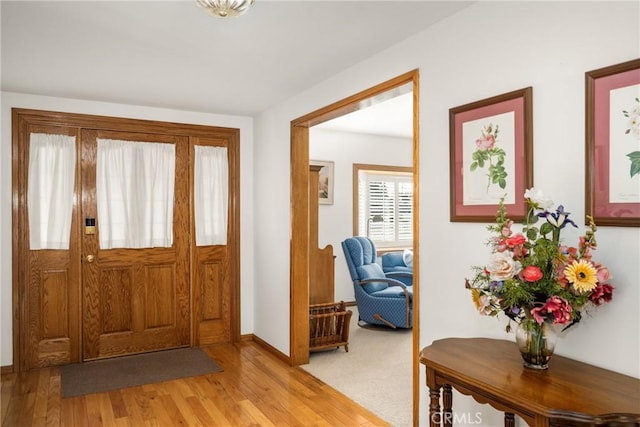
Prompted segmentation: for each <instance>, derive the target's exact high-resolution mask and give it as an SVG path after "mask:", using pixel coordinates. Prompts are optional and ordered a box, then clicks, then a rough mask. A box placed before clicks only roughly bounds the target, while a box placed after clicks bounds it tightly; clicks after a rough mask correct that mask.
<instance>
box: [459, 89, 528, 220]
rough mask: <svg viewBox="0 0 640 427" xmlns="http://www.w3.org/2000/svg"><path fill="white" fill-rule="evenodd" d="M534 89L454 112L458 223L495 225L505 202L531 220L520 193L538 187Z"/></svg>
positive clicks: (514, 216)
mask: <svg viewBox="0 0 640 427" xmlns="http://www.w3.org/2000/svg"><path fill="white" fill-rule="evenodd" d="M531 96H532V88H531V87H528V88H524V89H520V90H517V91H513V92H509V93H506V94H503V95H498V96H495V97H492V98H488V99H484V100H482V101H477V102H473V103H471V104H466V105H463V106H460V107H456V108H452V109H450V110H449V131H450V157H451V158H450V174H451V194H450V197H451V212H450V219H451V221H452V222H491V221H494V220H495V215H496V212H497V210H498V206H499V203H500V199H502V198H504V204H505V207H506V209H507V212H508V215H509V218H511V219H513V220H521V219H523V218H524V216H525V213H526V212H525V210H526V208H525V205H524V199H523V198H522V197H519V195H522V194H524V192H525V190H526V189H527V188H529V187H530V186H531V185H532V182H533V176H532V170H533V169H532V158H531V150H532V147H531V145H532V131H531V129H532V125H533V124H532V114H531V107H532V101H531Z"/></svg>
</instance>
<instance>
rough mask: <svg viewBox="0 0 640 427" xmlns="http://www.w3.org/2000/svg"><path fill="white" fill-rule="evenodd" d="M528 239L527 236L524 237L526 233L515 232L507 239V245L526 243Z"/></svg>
mask: <svg viewBox="0 0 640 427" xmlns="http://www.w3.org/2000/svg"><path fill="white" fill-rule="evenodd" d="M526 241H527V238H526V237H524V234H522V233H518V234H514V235H513V236H511V237H509V238H508V239H507V245H509V246H518V245H524V243H525V242H526Z"/></svg>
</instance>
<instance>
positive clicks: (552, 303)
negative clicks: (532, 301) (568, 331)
mask: <svg viewBox="0 0 640 427" xmlns="http://www.w3.org/2000/svg"><path fill="white" fill-rule="evenodd" d="M572 311H573V309H572V308H571V304H569V303H568V302H567V301H566V300H565V299H563V298H560V297H559V296H555V295H554V296H552V297H551V298H549V299H548V300H547V302H545V304H544V305H543V306H542V307H535V308H533V309H531V315H532V316H533V319H534V320H535V321H536V323H538V324H539V325H542V323H543V322H544V321H545V320H546V315H547V314H551V315H552V316H553V323H558V324H560V325H564V324H567V323H569V322H570V321H571V312H572Z"/></svg>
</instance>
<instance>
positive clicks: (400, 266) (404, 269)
mask: <svg viewBox="0 0 640 427" xmlns="http://www.w3.org/2000/svg"><path fill="white" fill-rule="evenodd" d="M409 254H410V255H411V260H412V261H411V263H410V264H407V259H408V257H409ZM380 261H381V263H382V271H383V272H384V273H385V274H386V275H387V277H391V278H393V279H398V280H400V281H401V282H402V283H404V284H405V285H407V286H412V285H413V251H408V250H406V251H395V252H387V253H386V254H383V255H382V257H380ZM400 273H402V274H400Z"/></svg>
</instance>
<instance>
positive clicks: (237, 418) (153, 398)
mask: <svg viewBox="0 0 640 427" xmlns="http://www.w3.org/2000/svg"><path fill="white" fill-rule="evenodd" d="M205 350H206V352H207V354H209V355H210V356H211V357H213V358H214V359H215V360H216V362H218V363H219V364H220V365H221V366H222V367H223V369H224V371H223V372H219V373H215V374H209V375H202V376H197V377H190V378H182V379H179V380H174V381H166V382H163V383H157V384H147V385H144V386H140V387H130V388H126V389H120V390H113V391H109V392H105V393H96V394H91V395H86V396H77V397H72V398H67V399H62V391H61V388H60V379H61V378H60V369H59V368H42V369H39V370H33V371H28V372H25V373H21V374H14V373H8V374H3V375H2V386H1V387H0V390H1V393H2V394H1V399H0V400H1V401H2V419H1V425H2V426H5V425H6V426H12V427H14V426H17V427H21V426H25V427H33V426H40V425H43V426H45V425H46V426H52V427H57V426H64V427H75V426H78V427H84V426H117V427H119V426H134V427H139V426H161V427H166V426H178V425H182V426H206V427H210V426H221V427H230V426H238V427H245V426H265V427H271V426H276V427H291V426H293V427H297V426H299V427H306V426H309V425H315V426H331V427H334V426H335V427H338V426H355V427H361V426H364V427H373V426H375V427H380V426H388V425H389V424H388V423H386V422H384V421H383V420H381V419H380V418H379V417H377V416H376V415H375V414H373V413H372V412H370V411H368V410H367V409H365V408H362V407H361V406H359V405H358V404H357V403H355V402H353V401H352V400H350V399H348V398H347V397H345V396H344V395H343V394H341V393H339V392H337V391H335V390H333V389H332V388H331V387H329V386H328V385H326V384H324V383H323V382H322V381H320V380H318V379H317V378H314V377H313V376H311V375H309V374H308V373H307V372H305V371H304V370H302V369H300V368H294V367H291V366H289V365H287V364H286V363H284V362H283V361H282V360H280V359H278V358H277V357H276V356H275V355H273V354H271V353H270V352H269V351H268V350H266V349H265V348H263V347H262V346H260V345H258V344H257V343H255V342H253V341H243V342H241V343H238V344H236V345H231V344H224V345H219V346H210V347H206V348H205Z"/></svg>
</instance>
